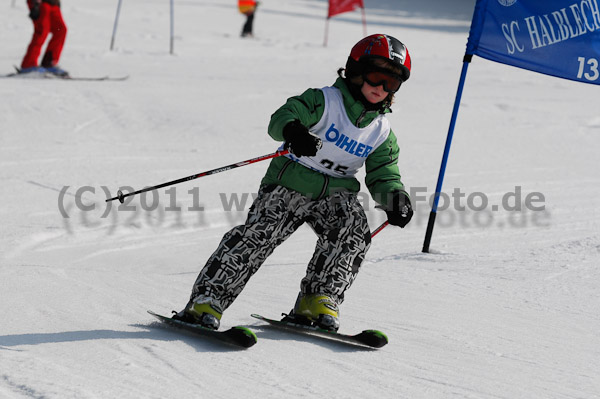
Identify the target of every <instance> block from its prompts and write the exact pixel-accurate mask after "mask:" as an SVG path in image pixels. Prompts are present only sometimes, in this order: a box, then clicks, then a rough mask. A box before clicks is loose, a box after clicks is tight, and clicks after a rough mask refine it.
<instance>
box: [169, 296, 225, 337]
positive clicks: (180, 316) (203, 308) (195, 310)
mask: <svg viewBox="0 0 600 399" xmlns="http://www.w3.org/2000/svg"><path fill="white" fill-rule="evenodd" d="M221 316H222V313H221V312H219V311H218V310H217V309H215V308H214V307H213V305H212V301H211V299H210V298H199V299H197V300H195V301H190V302H189V303H188V304H187V305H186V307H185V309H183V310H182V311H181V312H179V313H177V314H176V315H173V318H174V319H177V320H181V321H185V322H186V323H192V324H199V325H201V326H202V327H206V328H210V329H211V330H218V329H219V326H220V325H221Z"/></svg>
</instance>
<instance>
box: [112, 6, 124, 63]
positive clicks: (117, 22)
mask: <svg viewBox="0 0 600 399" xmlns="http://www.w3.org/2000/svg"><path fill="white" fill-rule="evenodd" d="M121 1H122V0H119V4H118V5H117V15H115V24H114V25H113V32H112V37H111V39H110V51H112V49H113V47H114V46H115V36H116V35H117V25H118V24H119V15H120V14H121Z"/></svg>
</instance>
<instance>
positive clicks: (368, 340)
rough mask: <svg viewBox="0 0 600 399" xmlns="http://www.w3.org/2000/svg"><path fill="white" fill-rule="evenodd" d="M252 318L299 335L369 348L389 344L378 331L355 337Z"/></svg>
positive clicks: (267, 319)
mask: <svg viewBox="0 0 600 399" xmlns="http://www.w3.org/2000/svg"><path fill="white" fill-rule="evenodd" d="M251 316H252V317H254V318H255V319H258V320H262V321H264V322H267V323H269V324H270V325H272V326H274V327H277V328H279V329H281V330H287V331H293V332H296V333H299V334H308V335H311V336H317V337H322V338H326V339H329V340H334V341H338V342H343V343H347V344H351V345H359V346H367V347H369V348H381V347H382V346H384V345H386V344H387V343H388V338H387V336H386V335H385V334H384V333H382V332H381V331H377V330H365V331H363V332H360V333H358V334H355V335H350V334H343V333H339V332H335V331H328V330H323V329H321V328H319V327H315V326H307V325H304V324H296V323H293V322H290V321H285V320H275V319H269V318H267V317H264V316H261V315H259V314H252V315H251Z"/></svg>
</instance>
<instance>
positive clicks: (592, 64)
mask: <svg viewBox="0 0 600 399" xmlns="http://www.w3.org/2000/svg"><path fill="white" fill-rule="evenodd" d="M577 61H579V71H578V72H577V78H578V79H581V78H585V79H587V80H591V81H594V80H597V79H598V78H599V77H600V71H599V70H598V60H597V59H595V58H588V59H587V60H586V59H585V57H578V58H577Z"/></svg>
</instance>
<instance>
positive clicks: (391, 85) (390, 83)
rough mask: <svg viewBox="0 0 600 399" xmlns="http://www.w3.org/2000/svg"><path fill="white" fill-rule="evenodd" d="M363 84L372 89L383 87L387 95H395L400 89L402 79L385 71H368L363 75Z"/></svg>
mask: <svg viewBox="0 0 600 399" xmlns="http://www.w3.org/2000/svg"><path fill="white" fill-rule="evenodd" d="M363 79H364V80H365V82H367V83H368V84H370V85H371V86H373V87H377V86H381V85H383V90H385V91H386V92H388V93H395V92H397V91H398V89H400V85H401V84H402V78H401V77H400V75H396V74H395V73H392V72H390V71H388V70H387V69H383V68H382V69H370V70H367V71H365V72H364V73H363Z"/></svg>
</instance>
